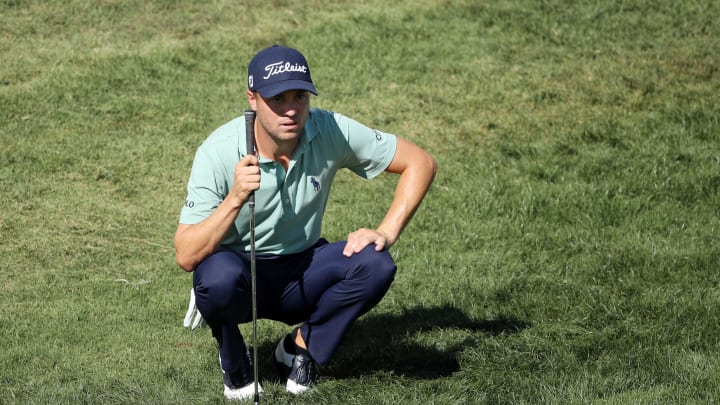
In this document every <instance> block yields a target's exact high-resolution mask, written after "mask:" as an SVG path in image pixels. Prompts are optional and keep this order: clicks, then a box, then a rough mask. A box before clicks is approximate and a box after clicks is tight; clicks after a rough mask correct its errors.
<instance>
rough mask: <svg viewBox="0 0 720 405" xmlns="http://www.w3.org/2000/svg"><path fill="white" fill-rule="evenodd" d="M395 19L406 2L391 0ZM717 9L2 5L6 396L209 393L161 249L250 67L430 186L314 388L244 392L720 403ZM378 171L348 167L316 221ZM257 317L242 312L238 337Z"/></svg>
mask: <svg viewBox="0 0 720 405" xmlns="http://www.w3.org/2000/svg"><path fill="white" fill-rule="evenodd" d="M395 3H397V4H395ZM719 21H720V3H718V2H717V1H711V0H697V1H695V0H692V1H682V2H676V1H670V0H655V1H650V0H627V1H622V2H613V1H591V0H582V1H577V2H576V1H560V0H548V1H524V0H510V1H505V2H491V1H471V0H465V1H463V0H458V1H450V0H445V1H442V0H418V1H413V2H387V1H383V0H359V1H336V2H324V1H319V0H311V1H306V2H290V1H284V0H274V1H270V2H246V1H220V0H218V1H209V2H201V1H191V0H183V1H168V0H165V1H152V2H147V1H130V0H128V1H120V0H100V1H94V2H85V1H73V0H62V1H60V0H58V1H54V2H42V1H31V0H27V1H23V0H0V61H1V62H0V190H2V194H1V195H2V199H0V201H1V202H2V209H1V210H0V301H1V303H0V342H2V349H0V403H9V404H14V403H17V404H24V403H73V404H74V403H92V404H110V403H178V404H179V403H183V404H184V403H223V402H224V399H223V397H222V384H221V376H220V371H219V368H218V364H217V354H216V351H215V348H214V343H213V339H212V337H211V336H210V333H209V331H207V330H201V331H195V332H190V331H188V330H185V329H184V328H182V325H181V321H182V316H183V314H184V311H185V306H186V304H187V294H188V291H189V288H190V285H191V277H190V275H189V274H186V273H184V272H183V271H182V270H180V269H179V268H178V267H177V265H176V264H175V262H174V252H173V246H172V236H173V232H174V230H175V226H176V223H177V218H178V214H179V210H180V207H181V205H182V203H183V201H184V199H185V185H186V181H187V176H188V173H189V169H190V164H191V162H192V157H193V153H194V151H195V149H196V148H197V146H198V145H199V144H200V143H201V142H202V140H203V139H204V138H205V137H206V136H207V135H208V134H209V133H210V132H211V131H212V130H213V129H214V128H216V127H217V126H219V125H220V124H222V123H224V122H226V121H227V120H229V119H231V118H233V117H236V116H239V115H240V114H241V113H242V110H244V109H245V108H246V100H245V98H244V96H243V94H244V89H245V87H244V86H245V72H246V66H247V63H248V61H249V59H250V57H251V56H252V55H253V54H254V53H255V52H256V51H257V50H259V49H261V48H263V47H265V46H267V45H270V44H273V43H282V44H286V45H290V46H294V47H297V48H299V49H300V50H302V51H303V52H304V53H305V55H306V56H307V58H308V60H309V62H310V65H311V68H312V69H313V78H314V80H315V82H316V85H317V88H318V90H319V92H320V96H319V97H317V98H314V99H313V101H312V103H313V105H314V106H317V107H322V108H327V109H331V110H334V111H338V112H342V113H344V114H346V115H349V116H351V117H353V118H355V119H357V120H359V121H361V122H364V123H366V124H368V125H370V126H373V127H377V128H378V129H381V130H384V131H387V132H392V133H396V134H399V135H402V136H405V137H407V138H409V139H411V140H413V141H414V142H416V143H418V144H420V145H421V146H423V147H424V148H426V149H427V150H428V151H430V152H431V153H432V154H433V155H434V156H435V158H436V159H437V161H438V164H439V173H438V177H437V179H436V181H435V183H434V185H433V187H432V189H431V191H430V193H429V195H428V197H427V199H426V200H425V202H424V203H423V206H422V207H421V209H420V210H419V211H418V213H417V214H416V217H415V219H414V220H413V222H412V223H411V224H410V226H409V227H408V228H407V230H406V231H405V233H404V234H403V236H402V238H401V240H400V241H399V242H398V243H397V244H396V245H395V246H394V247H393V249H392V252H393V255H394V257H395V258H396V261H397V263H398V266H399V273H398V277H397V278H396V281H395V283H394V285H393V287H392V288H391V290H390V292H389V293H388V295H387V296H386V298H385V299H384V300H383V301H382V302H381V304H380V305H379V306H378V307H377V308H375V309H374V310H373V311H372V312H371V313H369V314H367V315H366V316H365V317H363V318H361V320H360V321H358V323H357V324H356V326H355V327H354V329H353V330H352V331H351V333H350V335H349V336H348V338H347V341H346V342H345V344H344V345H343V346H342V348H341V350H340V351H339V352H338V353H337V355H336V358H335V360H334V362H333V363H332V364H330V365H328V366H327V367H325V368H323V369H322V380H321V382H320V384H319V385H318V387H317V389H316V390H315V391H314V392H312V393H311V394H308V395H307V396H302V397H293V396H291V395H289V394H286V393H285V392H284V388H283V386H282V385H281V383H280V382H279V380H278V377H277V374H276V373H275V371H274V368H273V365H272V364H271V362H270V361H269V358H268V357H269V355H270V352H271V350H272V347H273V344H274V343H275V342H276V341H277V339H279V338H280V337H281V336H282V335H283V334H284V333H286V332H287V330H288V327H286V326H285V325H282V324H277V323H274V322H269V321H260V323H259V331H260V336H259V338H260V339H259V340H260V341H259V350H260V355H261V356H264V358H265V359H266V360H264V361H263V362H261V363H260V373H261V376H262V380H263V383H264V387H265V389H266V394H265V396H264V397H263V402H264V403H284V404H285V403H286V404H289V403H328V404H332V403H343V404H417V403H434V404H467V403H488V404H539V403H557V404H559V403H583V404H584V403H608V404H638V403H639V404H665V403H703V404H704V403H714V402H716V401H719V400H720V272H719V270H720V243H719V241H720V237H719V236H720V56H719V55H720V40H719V39H720V22H719ZM394 180H395V178H393V177H392V176H381V177H380V178H379V179H377V180H375V181H372V182H364V181H362V180H358V179H357V178H356V177H354V176H352V175H350V174H344V175H342V176H340V177H339V178H338V179H337V181H336V184H335V189H334V194H333V198H332V199H331V202H330V206H329V207H328V211H329V212H328V215H327V217H326V221H325V224H324V234H325V236H326V237H327V238H329V239H332V240H338V239H343V238H344V237H345V235H346V234H347V233H348V232H350V231H352V230H354V229H356V228H357V227H363V226H374V225H377V224H378V223H379V221H380V220H381V218H382V215H383V214H384V212H385V210H386V208H387V206H388V204H389V202H390V198H391V195H392V190H393V187H394ZM247 326H248V325H243V326H242V328H243V330H244V331H245V332H249V328H247Z"/></svg>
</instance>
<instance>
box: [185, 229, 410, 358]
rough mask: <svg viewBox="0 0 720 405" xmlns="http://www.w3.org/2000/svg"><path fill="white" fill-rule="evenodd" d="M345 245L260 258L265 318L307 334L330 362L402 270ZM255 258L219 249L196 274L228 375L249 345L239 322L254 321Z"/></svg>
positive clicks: (201, 305) (315, 351)
mask: <svg viewBox="0 0 720 405" xmlns="http://www.w3.org/2000/svg"><path fill="white" fill-rule="evenodd" d="M344 246H345V242H344V241H342V242H335V243H328V242H327V241H326V240H324V239H321V240H320V241H319V242H318V243H317V244H316V245H315V246H313V247H312V248H310V249H308V250H306V251H304V252H300V253H296V254H291V255H265V254H258V255H257V256H256V270H257V272H256V287H257V293H256V298H257V313H258V318H265V319H272V320H276V321H280V322H284V323H286V324H288V325H295V324H299V323H302V325H301V326H300V330H301V333H302V336H303V338H304V339H305V343H306V345H307V347H308V351H309V352H310V355H311V356H312V357H313V359H314V360H315V361H317V362H318V363H320V364H323V363H327V362H328V361H329V360H330V358H331V357H332V355H333V354H334V353H335V350H336V349H337V347H338V346H339V345H340V343H341V341H342V339H343V337H344V336H345V334H346V332H347V331H348V329H349V328H350V326H351V325H352V323H353V322H354V321H355V320H357V319H358V318H359V317H360V316H361V315H363V314H364V313H366V312H367V311H369V310H370V309H371V308H372V307H374V306H375V305H376V304H377V303H378V302H380V300H381V299H382V297H383V296H384V295H385V293H386V292H387V291H388V289H389V288H390V284H391V283H392V281H393V279H394V277H395V272H396V270H397V267H396V265H395V262H394V261H393V259H392V256H391V255H390V253H389V252H388V251H381V252H376V251H375V245H370V246H368V247H367V248H365V249H364V250H363V251H361V252H360V253H357V254H354V255H353V256H351V257H349V258H348V257H345V256H343V254H342V250H343V247H344ZM249 256H250V255H249V254H244V253H241V254H238V253H236V252H234V251H230V250H220V251H218V252H216V253H214V254H212V255H210V256H209V257H207V258H206V259H205V260H203V261H202V262H201V263H200V264H199V265H198V267H197V268H196V269H195V273H194V276H193V285H194V288H195V299H196V304H197V307H198V310H199V311H200V313H201V314H202V316H203V318H205V321H206V322H207V323H208V325H209V326H210V328H211V330H212V333H213V336H214V337H215V339H216V340H217V342H218V348H219V351H220V358H221V362H222V366H223V369H225V371H234V370H236V369H237V367H239V365H240V363H239V362H240V361H241V359H242V358H243V356H245V352H246V346H245V343H244V340H243V337H242V335H241V334H240V330H239V328H238V324H240V323H245V322H251V321H252V294H251V274H250V257H249Z"/></svg>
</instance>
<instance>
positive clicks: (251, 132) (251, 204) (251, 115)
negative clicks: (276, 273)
mask: <svg viewBox="0 0 720 405" xmlns="http://www.w3.org/2000/svg"><path fill="white" fill-rule="evenodd" d="M245 143H246V145H247V153H248V154H253V155H254V154H255V111H253V110H245ZM247 202H248V209H249V210H250V278H251V286H250V289H251V291H252V292H251V294H252V335H253V336H252V346H253V356H252V363H253V380H254V384H255V397H254V402H255V404H259V403H260V394H259V393H258V361H257V296H256V289H255V276H256V269H255V193H252V194H250V197H249V198H248V201H247Z"/></svg>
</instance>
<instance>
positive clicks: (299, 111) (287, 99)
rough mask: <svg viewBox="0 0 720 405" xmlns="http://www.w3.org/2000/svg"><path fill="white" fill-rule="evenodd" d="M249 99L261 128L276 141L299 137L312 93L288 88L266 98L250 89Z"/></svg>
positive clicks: (308, 110) (305, 119)
mask: <svg viewBox="0 0 720 405" xmlns="http://www.w3.org/2000/svg"><path fill="white" fill-rule="evenodd" d="M248 100H249V101H250V105H251V107H253V108H254V109H255V111H256V120H257V122H258V124H259V125H260V129H261V130H262V131H263V132H265V133H266V134H267V135H269V136H270V138H272V139H273V140H274V141H275V142H276V143H282V142H286V141H293V140H297V139H299V137H300V134H301V133H302V130H303V128H304V127H305V121H307V117H308V114H309V112H310V93H308V92H307V91H305V90H288V91H286V92H284V93H280V94H278V95H277V96H275V97H271V98H267V99H266V98H263V97H262V96H261V95H260V93H252V92H250V91H248Z"/></svg>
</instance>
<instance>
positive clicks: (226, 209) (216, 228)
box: [174, 199, 240, 271]
mask: <svg viewBox="0 0 720 405" xmlns="http://www.w3.org/2000/svg"><path fill="white" fill-rule="evenodd" d="M239 211H240V206H237V205H236V204H233V203H231V202H230V201H229V200H228V199H225V200H224V201H223V202H222V203H220V205H219V206H218V207H217V208H216V209H215V211H213V213H212V214H211V215H210V216H209V217H207V218H206V219H204V220H203V221H201V222H198V223H197V224H192V225H185V224H180V225H179V226H178V229H177V232H176V233H175V240H174V242H175V259H176V260H177V263H178V264H179V265H180V267H182V268H183V270H185V271H193V270H194V269H195V267H196V266H197V265H198V264H199V263H200V262H201V261H202V260H203V259H205V258H206V257H207V256H209V255H210V254H212V253H213V252H215V251H216V250H217V248H218V246H220V243H221V242H222V240H223V238H224V237H225V234H226V233H227V231H228V230H229V229H230V227H231V226H233V225H234V223H235V218H236V217H237V214H238V212H239Z"/></svg>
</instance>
